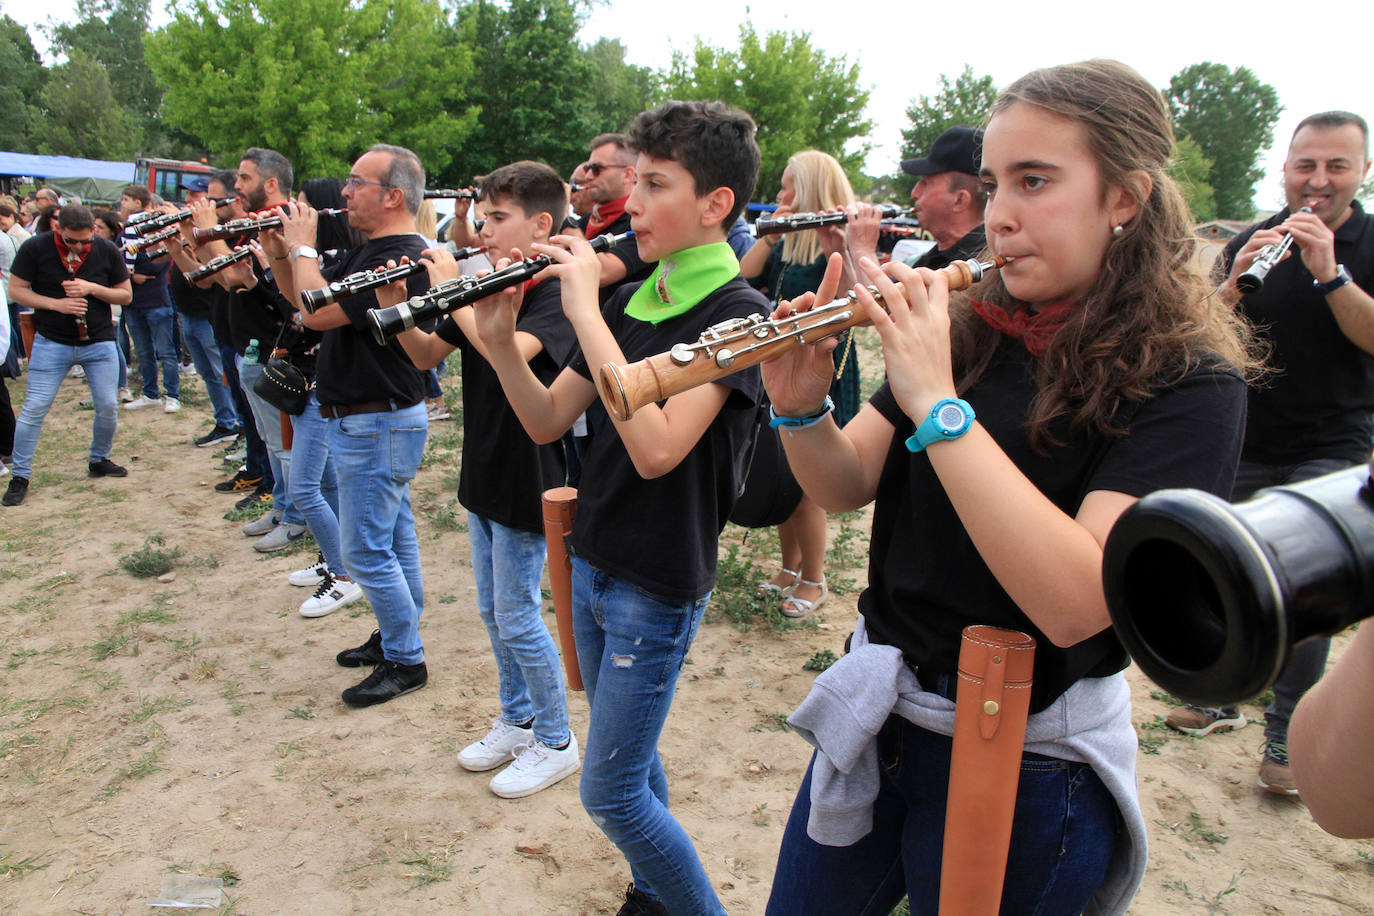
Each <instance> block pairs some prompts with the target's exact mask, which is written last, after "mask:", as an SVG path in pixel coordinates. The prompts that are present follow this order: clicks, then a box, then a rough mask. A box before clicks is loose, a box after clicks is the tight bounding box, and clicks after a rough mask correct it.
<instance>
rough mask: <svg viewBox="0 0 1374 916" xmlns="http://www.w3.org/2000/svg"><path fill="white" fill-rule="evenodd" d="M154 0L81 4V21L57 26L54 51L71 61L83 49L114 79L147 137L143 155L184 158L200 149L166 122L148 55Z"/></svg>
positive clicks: (120, 100) (121, 100)
mask: <svg viewBox="0 0 1374 916" xmlns="http://www.w3.org/2000/svg"><path fill="white" fill-rule="evenodd" d="M151 6H152V0H78V2H77V7H76V11H77V20H76V22H72V23H62V24H58V25H56V26H54V27H53V28H52V30H51V31H52V45H53V50H54V51H56V52H57V53H58V54H59V55H61V56H64V57H69V56H70V55H71V54H72V53H73V52H76V51H80V52H82V53H83V54H85V55H86V56H88V57H90V58H92V59H94V60H97V61H99V62H100V64H101V66H103V67H104V68H105V72H106V73H107V74H108V75H109V81H110V91H111V93H112V94H113V96H114V101H115V102H116V103H117V104H118V105H119V106H121V107H122V108H124V109H125V110H126V111H128V112H129V114H130V115H132V116H133V119H134V121H135V123H136V124H137V125H138V126H139V128H140V131H141V133H142V135H143V147H142V151H143V152H145V153H147V154H149V155H155V156H174V157H177V158H181V157H183V156H185V155H187V154H189V153H191V152H192V151H193V150H194V149H195V144H194V143H193V142H192V143H188V142H187V141H188V139H189V138H186V137H174V136H172V135H171V132H170V131H168V130H167V128H166V126H165V125H164V124H163V123H162V90H161V89H160V88H159V87H158V85H157V80H156V78H154V76H153V71H152V70H151V69H150V68H149V67H148V64H147V61H146V59H145V58H144V52H143V35H144V33H145V32H147V31H148V20H149V10H150V7H151Z"/></svg>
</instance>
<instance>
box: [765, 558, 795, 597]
mask: <svg viewBox="0 0 1374 916" xmlns="http://www.w3.org/2000/svg"><path fill="white" fill-rule="evenodd" d="M782 571H783V575H787V576H791V577H792V584H791V585H778V584H776V583H773V582H765V583H763V584H762V585H760V586H759V597H760V598H762V599H764V600H769V601H772V600H781V599H783V598H787V597H789V596H790V595H791V594H792V590H793V589H794V588H796V587H797V583H798V582H801V581H802V577H801V573H799V572H797V571H796V570H795V569H788V568H787V567H786V566H784V567H783V568H782Z"/></svg>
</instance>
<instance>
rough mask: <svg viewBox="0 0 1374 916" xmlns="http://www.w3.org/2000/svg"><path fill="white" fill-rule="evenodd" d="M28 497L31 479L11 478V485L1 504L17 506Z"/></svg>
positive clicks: (0, 499)
mask: <svg viewBox="0 0 1374 916" xmlns="http://www.w3.org/2000/svg"><path fill="white" fill-rule="evenodd" d="M28 495H29V479H28V478H27V477H11V478H10V485H9V487H7V488H6V489H5V495H4V497H3V498H0V503H4V504H5V505H6V506H17V505H19V504H20V503H22V502H23V501H24V497H25V496H28Z"/></svg>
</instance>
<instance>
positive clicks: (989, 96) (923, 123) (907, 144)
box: [893, 64, 997, 198]
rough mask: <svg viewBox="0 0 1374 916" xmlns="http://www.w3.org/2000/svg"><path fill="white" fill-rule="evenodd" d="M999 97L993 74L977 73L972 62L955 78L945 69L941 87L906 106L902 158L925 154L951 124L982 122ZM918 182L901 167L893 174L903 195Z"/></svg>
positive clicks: (899, 192) (894, 180)
mask: <svg viewBox="0 0 1374 916" xmlns="http://www.w3.org/2000/svg"><path fill="white" fill-rule="evenodd" d="M996 101H997V86H996V85H994V84H993V82H992V77H990V76H977V75H975V74H974V72H973V68H972V67H970V66H969V65H968V64H965V65H964V69H963V70H962V71H961V72H960V73H959V75H958V76H956V77H955V78H954V81H953V82H951V81H950V78H949V77H948V76H947V75H945V74H943V73H941V74H940V88H939V90H938V91H937V92H936V93H935V94H934V95H923V96H921V97H920V98H918V99H916V100H914V101H913V102H912V103H911V107H909V108H907V110H906V117H907V120H908V121H910V122H911V126H910V127H908V128H906V129H905V130H903V131H902V158H903V159H912V158H915V157H918V156H925V155H926V154H928V153H929V152H930V148H931V146H932V145H933V144H934V143H935V139H936V138H937V137H939V136H940V134H942V133H944V132H945V131H946V130H948V129H949V128H951V127H955V126H957V125H959V124H968V125H971V126H973V127H980V126H982V125H983V124H985V123H986V122H987V119H988V115H989V113H991V111H992V104H993V103H994V102H996ZM914 184H916V179H915V178H914V177H913V176H911V175H907V174H906V173H905V172H902V171H901V170H900V169H899V170H898V171H897V173H896V174H895V175H894V176H893V185H894V187H895V189H896V191H897V193H898V195H899V196H901V197H903V198H905V197H906V196H907V195H909V194H910V193H911V188H912V185H914Z"/></svg>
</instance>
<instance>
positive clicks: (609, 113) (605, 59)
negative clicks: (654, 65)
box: [585, 38, 659, 139]
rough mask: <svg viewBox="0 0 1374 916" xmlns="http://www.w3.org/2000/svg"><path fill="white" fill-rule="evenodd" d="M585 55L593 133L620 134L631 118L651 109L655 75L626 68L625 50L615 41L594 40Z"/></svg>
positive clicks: (629, 67) (656, 84) (628, 65)
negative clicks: (588, 74) (589, 86)
mask: <svg viewBox="0 0 1374 916" xmlns="http://www.w3.org/2000/svg"><path fill="white" fill-rule="evenodd" d="M585 53H586V55H587V62H588V63H590V64H591V67H592V75H591V90H592V91H591V100H590V101H591V121H592V131H593V133H605V132H607V131H620V130H624V129H625V126H626V125H627V124H629V123H630V120H631V119H632V118H634V116H635V115H637V114H639V113H640V112H641V111H643V110H644V109H646V108H649V107H651V106H652V105H653V103H654V99H655V98H657V96H658V81H659V77H658V74H657V73H655V72H654V71H653V70H651V69H649V68H648V67H637V66H635V65H634V64H627V63H626V62H625V46H624V45H623V44H621V43H620V41H619V40H618V39H615V38H598V39H597V41H596V44H594V45H592V46H591V47H589V48H586V49H585ZM588 139H590V138H588Z"/></svg>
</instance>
